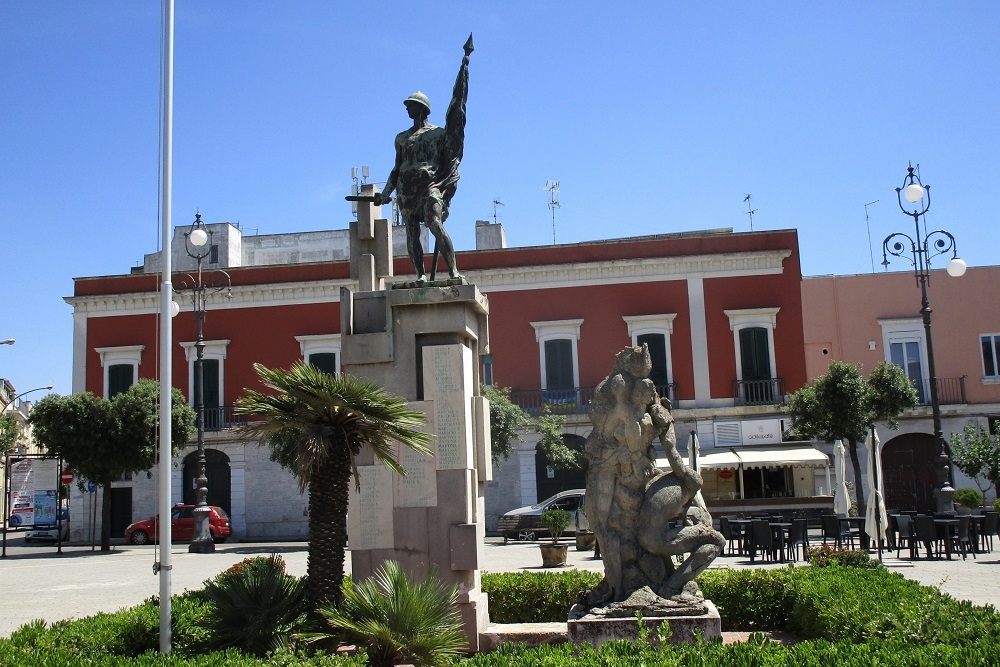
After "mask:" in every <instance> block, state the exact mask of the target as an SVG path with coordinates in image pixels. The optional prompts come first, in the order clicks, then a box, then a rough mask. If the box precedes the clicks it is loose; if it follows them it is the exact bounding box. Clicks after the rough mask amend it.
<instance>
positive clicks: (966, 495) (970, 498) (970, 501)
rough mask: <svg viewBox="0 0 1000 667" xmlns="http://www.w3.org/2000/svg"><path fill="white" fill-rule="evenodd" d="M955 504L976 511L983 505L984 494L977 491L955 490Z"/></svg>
mask: <svg viewBox="0 0 1000 667" xmlns="http://www.w3.org/2000/svg"><path fill="white" fill-rule="evenodd" d="M955 504H956V505H961V506H962V507H964V508H966V509H970V510H974V509H976V508H977V507H979V506H980V505H982V504H983V494H981V493H979V491H976V490H975V489H955Z"/></svg>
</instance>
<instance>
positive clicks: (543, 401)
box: [510, 383, 677, 417]
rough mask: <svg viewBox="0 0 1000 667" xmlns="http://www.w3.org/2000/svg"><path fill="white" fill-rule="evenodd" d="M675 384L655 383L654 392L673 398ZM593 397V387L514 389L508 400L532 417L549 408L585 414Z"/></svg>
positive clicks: (555, 411)
mask: <svg viewBox="0 0 1000 667" xmlns="http://www.w3.org/2000/svg"><path fill="white" fill-rule="evenodd" d="M676 387H677V385H676V384H674V383H671V384H665V385H657V387H656V393H657V394H659V395H660V396H666V397H667V398H669V399H670V400H671V401H673V400H674V392H675V389H676ZM593 398H594V388H593V387H577V388H575V389H527V390H525V389H515V390H512V391H511V392H510V400H511V402H512V403H514V405H516V406H518V407H520V408H521V409H522V410H524V411H525V412H527V413H528V414H529V415H531V416H533V417H537V416H538V415H540V414H542V413H543V412H544V411H545V408H548V409H549V412H554V413H556V414H586V413H587V412H589V411H590V401H591V400H593Z"/></svg>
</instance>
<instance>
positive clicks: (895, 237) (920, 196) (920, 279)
mask: <svg viewBox="0 0 1000 667" xmlns="http://www.w3.org/2000/svg"><path fill="white" fill-rule="evenodd" d="M930 188H931V186H929V185H924V184H923V183H921V182H920V177H919V176H918V175H916V174H914V173H913V166H912V165H910V166H909V167H908V168H907V170H906V177H905V178H904V179H903V185H902V187H898V188H896V199H897V201H898V202H899V209H900V210H901V211H902V212H903V213H904V214H906V215H909V216H911V217H912V218H913V228H914V236H912V237H911V236H909V235H908V234H904V233H902V232H896V233H894V234H890V235H889V236H887V237H885V240H884V241H882V265H883V266H884V267H886V269H887V270H888V267H889V255H892V256H893V257H900V258H902V259H905V260H907V261H908V262H910V263H911V264H912V265H913V274H914V276H915V277H916V280H917V284H918V285H919V286H920V296H921V301H920V304H921V307H920V314H921V315H922V316H923V320H924V336H925V337H926V338H927V372H928V374H929V376H930V382H929V384H930V394H931V415H932V418H933V422H934V443H935V445H937V448H938V452H939V453H938V466H937V476H938V483H939V485H940V486H939V487H938V488H936V489H935V490H934V499H935V501H936V503H937V511H938V512H952V511H954V510H955V503H954V497H955V489H954V488H953V487H952V485H951V466H950V463H951V460H950V458H949V456H948V449H947V446H946V444H945V441H944V436H943V435H942V433H941V404H940V402H939V400H938V386H937V372H936V371H935V369H934V343H933V340H932V338H931V306H930V302H929V301H928V299H927V285H928V283H929V282H930V279H931V274H930V268H931V259H933V258H934V257H938V256H939V255H943V254H945V253H948V252H950V253H951V260H949V262H948V265H947V271H948V275H950V276H953V277H956V278H957V277H959V276H961V275H963V274H964V273H965V268H966V267H965V262H964V261H962V260H961V259H959V257H958V250H957V248H956V247H955V237H954V236H952V235H951V234H950V233H948V232H946V231H944V230H943V229H939V230H936V231H933V232H930V233H928V232H927V220H926V218H925V219H924V227H923V229H921V227H920V218H921V216H923V215H924V214H925V213H927V210H928V209H929V208H930V207H931V190H930ZM903 199H906V201H907V202H909V203H910V204H914V205H915V208H914V209H913V210H912V211H908V210H907V209H906V206H905V205H904V204H903ZM904 239H905V241H908V242H909V246H910V247H909V253H908V254H907V248H906V243H904Z"/></svg>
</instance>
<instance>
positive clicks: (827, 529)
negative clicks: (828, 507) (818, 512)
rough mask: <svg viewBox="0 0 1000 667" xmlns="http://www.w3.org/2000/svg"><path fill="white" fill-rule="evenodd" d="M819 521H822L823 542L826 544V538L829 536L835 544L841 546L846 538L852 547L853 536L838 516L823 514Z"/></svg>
mask: <svg viewBox="0 0 1000 667" xmlns="http://www.w3.org/2000/svg"><path fill="white" fill-rule="evenodd" d="M820 521H822V522H823V544H826V540H827V538H831V539H832V540H833V543H834V545H835V546H838V547H843V546H844V540H845V539H846V540H847V541H848V542H850V545H851V548H852V549H853V548H854V536H853V535H852V534H851V531H850V528H849V527H848V526H846V525H844V522H843V521H841V520H840V517H838V516H837V515H835V514H824V515H823V516H821V517H820Z"/></svg>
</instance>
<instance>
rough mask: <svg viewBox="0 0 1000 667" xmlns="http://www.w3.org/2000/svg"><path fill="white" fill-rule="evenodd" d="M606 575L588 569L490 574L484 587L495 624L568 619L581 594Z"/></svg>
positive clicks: (484, 580)
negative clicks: (571, 608)
mask: <svg viewBox="0 0 1000 667" xmlns="http://www.w3.org/2000/svg"><path fill="white" fill-rule="evenodd" d="M603 578H604V575H602V574H600V573H598V572H589V571H586V570H567V571H565V572H559V573H555V572H503V573H486V574H483V583H482V586H483V591H485V592H486V593H487V594H488V595H489V601H490V603H489V604H490V621H491V622H493V623H547V622H560V621H563V622H564V621H565V620H566V617H567V616H568V615H569V609H570V607H572V606H573V605H574V604H576V601H577V598H578V597H579V596H580V594H581V593H587V592H588V591H590V590H591V589H593V588H594V587H595V586H597V584H599V583H601V579H603Z"/></svg>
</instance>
